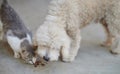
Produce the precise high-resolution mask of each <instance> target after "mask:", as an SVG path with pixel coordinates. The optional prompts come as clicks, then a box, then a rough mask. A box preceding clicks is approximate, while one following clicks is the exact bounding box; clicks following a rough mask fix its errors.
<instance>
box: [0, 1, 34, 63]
mask: <svg viewBox="0 0 120 74" xmlns="http://www.w3.org/2000/svg"><path fill="white" fill-rule="evenodd" d="M0 18H1V22H2V24H3V40H4V41H6V42H7V43H8V44H9V45H10V47H11V48H12V50H13V52H14V57H15V58H22V59H23V60H25V61H26V63H31V64H33V61H32V59H33V57H34V56H35V53H34V47H33V43H32V33H31V32H30V31H29V30H28V29H27V28H26V26H25V24H24V23H23V21H22V20H21V18H20V17H19V15H18V14H17V12H16V11H15V10H14V9H13V8H12V7H11V6H10V5H9V4H8V1H7V0H3V3H2V5H1V9H0Z"/></svg>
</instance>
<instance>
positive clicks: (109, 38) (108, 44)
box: [100, 19, 114, 47]
mask: <svg viewBox="0 0 120 74" xmlns="http://www.w3.org/2000/svg"><path fill="white" fill-rule="evenodd" d="M100 22H101V24H102V26H103V28H104V30H105V33H106V36H107V39H106V41H105V42H104V43H102V44H101V46H105V47H110V46H111V45H112V42H113V39H114V37H113V36H112V35H111V34H110V31H109V29H108V24H107V23H106V21H105V19H101V21H100Z"/></svg>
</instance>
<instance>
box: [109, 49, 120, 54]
mask: <svg viewBox="0 0 120 74" xmlns="http://www.w3.org/2000/svg"><path fill="white" fill-rule="evenodd" d="M110 53H112V54H114V55H120V50H118V49H115V50H110Z"/></svg>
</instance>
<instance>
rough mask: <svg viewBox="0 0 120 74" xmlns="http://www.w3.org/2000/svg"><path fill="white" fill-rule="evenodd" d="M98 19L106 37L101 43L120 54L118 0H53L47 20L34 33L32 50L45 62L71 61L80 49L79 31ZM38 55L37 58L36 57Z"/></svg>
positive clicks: (119, 9)
mask: <svg viewBox="0 0 120 74" xmlns="http://www.w3.org/2000/svg"><path fill="white" fill-rule="evenodd" d="M91 22H100V23H101V24H102V25H103V27H104V28H105V31H106V34H107V40H106V41H105V43H104V44H103V46H108V47H110V51H111V52H112V53H117V54H120V48H119V47H120V34H119V33H120V0H52V1H51V4H50V7H49V12H48V15H47V16H46V20H45V21H44V23H43V24H42V25H40V27H39V28H38V30H37V31H36V34H35V35H34V45H35V46H38V48H37V50H36V51H35V53H36V54H37V55H38V56H40V57H43V59H45V60H46V61H57V60H58V59H59V57H62V61H64V62H72V61H74V59H75V57H76V55H77V52H78V50H79V48H80V42H81V35H80V30H81V29H82V28H84V27H85V26H87V25H88V24H89V23H91ZM36 58H38V57H36Z"/></svg>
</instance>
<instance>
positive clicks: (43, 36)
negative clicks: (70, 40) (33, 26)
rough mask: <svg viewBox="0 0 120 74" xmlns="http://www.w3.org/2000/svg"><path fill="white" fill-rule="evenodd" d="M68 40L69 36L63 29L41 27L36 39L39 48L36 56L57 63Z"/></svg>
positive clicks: (49, 26) (48, 26) (47, 26)
mask: <svg viewBox="0 0 120 74" xmlns="http://www.w3.org/2000/svg"><path fill="white" fill-rule="evenodd" d="M66 38H67V34H66V32H65V30H64V29H62V28H59V27H56V26H51V25H42V26H40V28H39V29H38V31H37V32H36V35H35V38H34V39H35V42H36V43H37V46H38V48H37V50H36V54H37V55H38V56H39V57H42V58H43V59H44V60H46V61H57V60H58V59H59V56H60V51H61V47H62V46H63V45H64V44H65V42H66V40H67V39H66Z"/></svg>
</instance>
